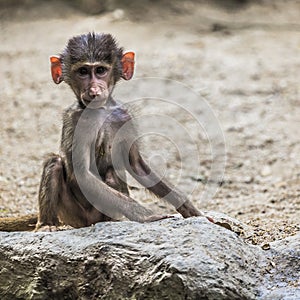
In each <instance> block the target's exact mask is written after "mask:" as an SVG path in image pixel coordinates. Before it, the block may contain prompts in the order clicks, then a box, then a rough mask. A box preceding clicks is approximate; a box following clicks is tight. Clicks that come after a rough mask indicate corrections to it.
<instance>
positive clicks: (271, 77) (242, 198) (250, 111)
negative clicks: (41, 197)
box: [0, 0, 300, 244]
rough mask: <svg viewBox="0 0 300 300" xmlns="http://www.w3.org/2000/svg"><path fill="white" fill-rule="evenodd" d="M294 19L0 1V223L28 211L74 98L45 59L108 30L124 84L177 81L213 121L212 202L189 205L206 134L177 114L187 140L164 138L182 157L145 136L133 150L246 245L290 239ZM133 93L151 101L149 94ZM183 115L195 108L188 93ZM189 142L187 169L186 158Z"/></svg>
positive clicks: (283, 13) (259, 7)
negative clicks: (249, 232)
mask: <svg viewBox="0 0 300 300" xmlns="http://www.w3.org/2000/svg"><path fill="white" fill-rule="evenodd" d="M299 17H300V1H297V0H289V1H284V0H278V1H275V0H256V1H255V0H248V1H247V0H244V1H242V0H227V1H226V0H223V1H222V0H214V1H204V0H203V1H201V0H194V1H177V0H175V1H158V0H157V1H155V0H152V1H151V0H142V1H137V0H132V1H121V0H119V1H117V0H103V1H99V0H98V1H97V0H85V1H83V0H75V1H71V0H70V1H54V0H48V1H46V0H45V1H41V0H40V1H34V0H23V1H22V0H19V1H18V0H9V1H8V0H7V1H5V0H0V34H1V44H0V65H1V68H0V78H1V81H0V99H1V100H0V101H1V104H2V105H1V119H0V122H1V123H0V134H1V144H0V154H1V164H0V216H17V215H22V214H25V213H34V212H36V211H37V191H38V185H39V180H40V175H41V172H42V161H43V157H44V156H45V154H47V153H48V152H58V149H59V139H60V130H61V113H62V111H63V109H64V108H66V107H67V106H68V105H70V104H71V103H72V102H73V101H74V96H73V95H72V93H71V91H70V90H69V88H68V87H67V86H66V85H65V84H61V85H59V86H56V85H54V83H53V82H52V79H51V76H50V70H49V56H50V55H52V54H58V53H59V52H60V51H62V49H63V48H64V46H65V44H66V41H67V40H68V38H70V37H71V36H73V35H76V34H81V33H86V32H88V31H95V32H109V33H111V34H113V35H114V36H115V37H116V38H117V40H118V41H119V43H120V45H121V46H123V47H124V48H125V49H128V50H129V49H130V50H134V51H135V52H136V61H137V62H136V73H135V77H136V78H143V77H146V76H147V77H161V78H168V79H173V80H176V81H178V82H180V83H183V84H185V85H187V86H189V87H190V88H191V89H192V90H193V91H195V92H197V93H198V94H199V95H201V97H203V98H205V99H206V100H207V101H208V103H209V104H210V106H211V108H212V110H213V111H214V113H215V115H216V117H217V119H218V120H219V122H220V126H221V128H222V130H223V133H224V138H225V142H226V157H227V163H226V170H225V175H224V179H223V180H222V181H221V182H219V185H220V187H219V190H218V192H217V193H216V195H215V197H214V198H213V200H211V199H203V200H202V201H201V202H200V201H199V199H200V198H201V193H202V192H203V189H204V187H205V184H206V183H207V179H208V178H209V176H210V172H211V169H210V168H211V162H212V159H213V157H212V156H211V149H210V144H209V139H208V138H207V136H206V134H205V131H204V130H203V128H202V129H201V128H198V127H197V126H194V125H193V124H194V123H193V122H195V119H193V118H191V116H190V115H189V114H184V113H183V112H182V110H180V109H179V110H176V109H169V108H168V107H167V106H166V107H165V108H164V109H165V110H164V111H163V113H165V114H166V115H168V116H171V117H173V118H175V119H178V120H180V122H181V124H184V126H186V128H188V129H189V132H191V135H192V137H193V139H192V140H191V141H186V142H185V136H183V135H182V134H181V133H180V132H181V131H178V132H177V131H176V130H174V132H173V134H174V138H175V139H177V140H180V141H184V143H185V144H186V152H185V156H182V155H179V154H180V153H179V154H178V149H176V147H175V148H172V147H173V146H172V143H170V142H169V141H168V139H162V138H161V137H157V136H149V137H146V139H145V141H144V148H145V153H146V154H145V155H147V152H148V153H151V156H153V155H155V154H157V155H159V154H161V153H163V154H164V155H165V156H166V157H167V161H166V162H165V163H166V167H167V169H168V175H167V176H168V177H169V180H171V181H175V182H176V180H177V177H178V176H181V180H180V186H179V188H180V189H182V190H183V191H184V192H186V193H188V194H189V195H190V198H191V200H192V201H193V202H194V203H195V204H196V205H197V207H199V208H200V209H202V210H206V211H209V210H216V211H220V212H223V213H226V214H228V215H230V216H232V217H235V218H237V219H239V220H241V221H243V222H245V223H247V224H249V225H250V226H253V229H254V235H253V236H251V237H250V242H252V243H254V244H259V243H263V242H268V241H272V240H275V239H280V238H283V237H286V236H288V235H292V234H295V233H296V232H297V231H299V208H300V187H299V183H300V168H299V165H300V159H299V153H300V144H299V129H298V128H299V125H300V122H299V115H300V98H299V96H300V93H299V92H300V88H299V73H300V71H299V70H300V55H299V51H300V18H299ZM151 88H153V87H151ZM124 89H125V90H126V86H125V85H124ZM145 93H146V95H147V96H149V97H151V89H149V90H146V91H145ZM132 97H134V94H128V95H127V96H125V98H128V99H131V98H132ZM166 97H167V95H166ZM125 100H127V99H125ZM182 101H185V99H184V96H183V99H182ZM142 109H143V110H144V113H147V111H148V110H149V111H153V110H154V111H155V109H157V107H155V105H151V101H150V102H149V103H148V102H147V105H145V107H143V108H142ZM159 110H160V111H161V108H160V107H159ZM192 113H193V114H195V116H201V113H202V111H201V106H199V103H198V102H197V99H196V98H195V103H194V109H193V111H192ZM149 125H151V124H149ZM161 126H166V125H165V124H164V121H162V124H161ZM193 128H194V129H193ZM176 134H177V136H176ZM195 146H196V147H197V154H198V156H199V160H200V164H199V165H198V164H197V165H195V163H193V161H191V160H189V159H188V156H189V153H191V152H189V151H192V149H194V148H193V147H195ZM179 152H180V151H179ZM154 163H155V162H154ZM158 165H159V160H158ZM195 186H196V187H195ZM191 187H193V190H192V191H191ZM194 187H195V188H194ZM132 194H133V196H134V197H135V198H136V199H138V200H141V202H143V203H145V205H147V206H149V207H151V208H152V209H154V210H156V211H164V212H166V211H170V212H172V209H171V208H170V207H167V205H166V204H165V203H163V202H160V201H159V200H157V199H155V198H153V197H151V195H149V194H148V193H146V192H145V191H144V190H143V189H140V188H135V189H133V190H132Z"/></svg>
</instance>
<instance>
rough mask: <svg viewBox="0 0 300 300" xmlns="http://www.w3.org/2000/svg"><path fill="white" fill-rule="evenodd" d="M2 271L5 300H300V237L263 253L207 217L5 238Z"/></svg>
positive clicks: (1, 238) (0, 240)
mask: <svg viewBox="0 0 300 300" xmlns="http://www.w3.org/2000/svg"><path fill="white" fill-rule="evenodd" d="M0 266H1V271H0V298H1V299H2V300H5V299H299V297H300V291H299V288H298V289H297V285H296V282H297V275H299V236H298V237H293V238H289V239H287V240H284V241H281V242H276V243H273V244H271V245H270V250H268V251H264V250H262V249H261V248H260V247H257V246H252V245H248V244H246V243H245V242H244V241H243V240H242V239H241V238H239V237H238V236H237V234H235V233H234V232H232V231H230V230H227V229H225V228H223V227H221V226H216V225H214V224H212V223H209V222H208V221H207V220H206V219H203V218H190V219H185V220H183V219H179V218H178V219H177V218H176V219H167V220H162V221H159V222H155V223H149V224H139V223H135V222H115V223H113V222H111V223H99V224H97V225H95V226H93V227H89V228H82V229H77V230H68V231H58V232H52V233H44V232H39V233H30V232H24V233H5V232H1V233H0ZM297 293H298V294H297ZM297 295H298V298H297ZM293 297H294V298H293ZM295 297H296V298H295Z"/></svg>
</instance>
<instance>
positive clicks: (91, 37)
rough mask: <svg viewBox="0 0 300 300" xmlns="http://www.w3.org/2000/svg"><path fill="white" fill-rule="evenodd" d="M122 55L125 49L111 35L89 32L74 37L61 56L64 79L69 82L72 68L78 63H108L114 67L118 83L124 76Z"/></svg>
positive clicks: (115, 78) (114, 75)
mask: <svg viewBox="0 0 300 300" xmlns="http://www.w3.org/2000/svg"><path fill="white" fill-rule="evenodd" d="M122 54H123V48H122V47H119V46H118V43H117V41H116V39H115V38H114V37H113V36H112V35H111V34H108V33H95V32H89V33H87V34H81V35H77V36H74V37H72V38H70V39H69V41H68V42H67V45H66V47H65V49H64V50H63V52H62V53H61V55H60V57H61V61H62V65H63V75H64V79H65V81H66V82H68V75H69V74H70V72H71V66H72V65H74V64H75V63H77V62H90V63H94V62H106V63H108V64H110V65H113V78H114V80H115V82H117V81H118V80H119V79H120V78H121V75H122V63H121V59H122Z"/></svg>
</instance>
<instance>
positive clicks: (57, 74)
mask: <svg viewBox="0 0 300 300" xmlns="http://www.w3.org/2000/svg"><path fill="white" fill-rule="evenodd" d="M50 62H51V75H52V79H53V81H54V82H55V83H56V84H59V83H61V82H62V81H63V77H62V65H61V60H60V57H59V56H55V55H53V56H51V57H50Z"/></svg>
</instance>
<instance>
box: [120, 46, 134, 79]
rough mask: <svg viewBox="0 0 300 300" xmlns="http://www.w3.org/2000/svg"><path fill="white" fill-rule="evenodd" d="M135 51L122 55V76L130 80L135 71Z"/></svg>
mask: <svg viewBox="0 0 300 300" xmlns="http://www.w3.org/2000/svg"><path fill="white" fill-rule="evenodd" d="M134 55H135V54H134V52H132V51H129V52H125V53H124V54H123V57H122V70H123V74H122V78H124V79H125V80H129V79H131V78H132V76H133V72H134Z"/></svg>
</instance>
